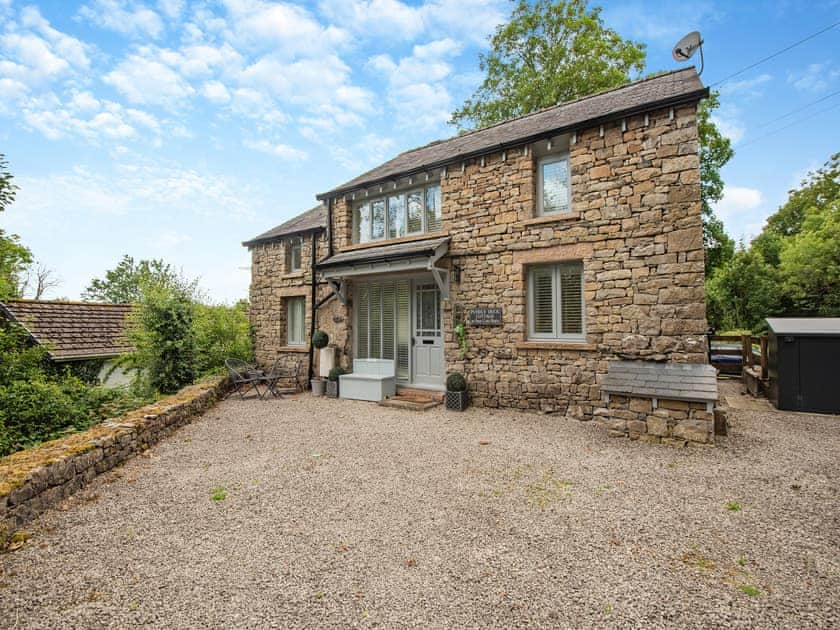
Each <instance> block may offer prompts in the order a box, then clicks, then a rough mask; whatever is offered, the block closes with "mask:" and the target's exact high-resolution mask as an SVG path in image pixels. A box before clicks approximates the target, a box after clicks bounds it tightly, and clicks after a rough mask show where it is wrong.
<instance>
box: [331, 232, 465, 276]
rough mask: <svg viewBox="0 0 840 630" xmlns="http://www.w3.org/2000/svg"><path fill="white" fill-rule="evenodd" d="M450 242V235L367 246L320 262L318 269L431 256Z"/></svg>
mask: <svg viewBox="0 0 840 630" xmlns="http://www.w3.org/2000/svg"><path fill="white" fill-rule="evenodd" d="M448 242H449V237H448V236H441V237H438V238H429V239H425V240H422V241H411V242H408V243H396V244H394V245H383V246H381V247H367V248H365V249H358V250H355V251H349V252H341V253H340V254H336V255H334V256H332V257H330V258H327V259H326V260H323V261H321V262H320V263H318V269H327V268H330V267H337V266H338V265H352V264H360V263H373V262H382V261H388V260H400V259H402V258H411V257H412V256H431V255H432V254H434V253H435V251H436V250H437V249H438V247H440V246H441V245H444V244H446V243H448Z"/></svg>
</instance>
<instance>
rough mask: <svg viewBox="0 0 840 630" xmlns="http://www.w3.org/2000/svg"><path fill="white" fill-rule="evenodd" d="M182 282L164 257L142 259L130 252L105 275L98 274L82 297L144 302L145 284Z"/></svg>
mask: <svg viewBox="0 0 840 630" xmlns="http://www.w3.org/2000/svg"><path fill="white" fill-rule="evenodd" d="M181 282H182V278H181V276H180V274H179V273H178V272H177V271H176V270H175V269H173V268H172V266H171V265H168V264H166V263H165V262H164V261H163V260H160V259H152V260H140V261H138V262H135V261H134V258H133V257H131V256H128V255H125V256H123V258H122V260H121V261H120V262H119V263H118V264H117V266H116V267H114V268H113V269H109V270H108V271H106V272H105V277H104V278H94V279H93V280H91V281H90V284H89V285H88V287H87V289H85V291H84V292H83V293H82V299H84V300H89V301H92V302H111V303H114V304H124V303H131V302H140V301H141V300H142V299H143V292H144V288H146V287H151V286H164V287H166V286H172V287H176V286H178V285H179V283H181Z"/></svg>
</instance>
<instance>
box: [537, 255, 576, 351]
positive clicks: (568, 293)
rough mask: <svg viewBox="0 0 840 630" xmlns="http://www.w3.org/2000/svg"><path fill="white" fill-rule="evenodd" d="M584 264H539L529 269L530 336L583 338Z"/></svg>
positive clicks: (562, 338) (573, 339)
mask: <svg viewBox="0 0 840 630" xmlns="http://www.w3.org/2000/svg"><path fill="white" fill-rule="evenodd" d="M583 316H584V308H583V264H582V263H581V262H579V261H575V262H562V263H557V264H554V265H540V266H537V267H533V268H531V269H530V270H529V271H528V337H529V338H530V339H560V340H570V341H583V340H584V326H583V323H584V322H583Z"/></svg>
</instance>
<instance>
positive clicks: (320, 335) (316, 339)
mask: <svg viewBox="0 0 840 630" xmlns="http://www.w3.org/2000/svg"><path fill="white" fill-rule="evenodd" d="M329 342H330V336H329V335H328V334H327V333H325V332H324V331H323V330H316V331H315V334H314V335H312V345H313V346H315V347H316V348H318V350H320V349H321V348H326V347H327V344H328V343H329Z"/></svg>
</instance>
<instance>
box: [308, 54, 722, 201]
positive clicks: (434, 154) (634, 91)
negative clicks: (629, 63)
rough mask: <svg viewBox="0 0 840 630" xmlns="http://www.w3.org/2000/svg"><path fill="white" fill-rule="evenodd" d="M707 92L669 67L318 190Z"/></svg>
mask: <svg viewBox="0 0 840 630" xmlns="http://www.w3.org/2000/svg"><path fill="white" fill-rule="evenodd" d="M708 93H709V90H708V88H706V87H704V86H703V84H702V83H701V82H700V78H699V77H698V76H697V72H696V71H695V70H694V67H693V66H692V67H690V68H684V69H681V70H676V71H674V72H668V73H665V74H661V75H659V76H656V77H651V78H649V79H642V80H641V81H636V82H634V83H630V84H628V85H625V86H622V87H618V88H614V89H611V90H606V91H604V92H599V93H597V94H592V95H590V96H585V97H583V98H579V99H577V100H574V101H569V102H567V103H561V104H559V105H555V106H553V107H548V108H546V109H542V110H540V111H537V112H533V113H531V114H526V115H524V116H520V117H519V118H513V119H511V120H507V121H505V122H501V123H499V124H496V125H492V126H490V127H485V128H483V129H479V130H476V131H473V132H470V133H465V134H462V135H460V136H455V137H454V138H450V139H448V140H440V141H437V142H433V143H431V144H428V145H426V146H423V147H419V148H417V149H412V150H410V151H406V152H404V153H401V154H400V155H398V156H397V157H395V158H393V159H392V160H389V161H388V162H385V163H384V164H381V165H379V166H377V167H376V168H374V169H371V170H369V171H368V172H366V173H363V174H362V175H359V176H358V177H356V178H354V179H351V180H350V181H348V182H345V183H344V184H342V185H341V186H338V187H337V188H334V189H332V190H330V191H329V192H326V193H321V194H320V195H317V198H318V199H322V200H323V199H327V198H330V197H335V196H338V195H340V194H343V193H346V192H349V191H351V190H353V189H357V188H360V187H362V186H370V185H372V184H376V183H381V182H386V181H388V180H390V179H393V178H395V177H398V176H407V175H409V174H412V173H416V172H422V171H425V170H429V169H432V168H438V167H441V166H443V165H445V164H448V163H454V162H459V161H461V160H464V159H468V158H471V157H477V156H479V155H482V154H486V153H489V152H492V151H500V150H502V149H504V148H507V147H511V146H517V145H521V144H525V143H527V142H533V141H535V140H538V139H540V138H545V137H548V136H553V135H557V134H559V133H564V132H568V131H572V130H574V129H579V128H581V127H584V126H591V125H595V124H600V123H602V122H606V121H608V120H614V119H617V118H621V117H624V116H629V115H632V114H636V113H641V112H644V111H649V110H651V109H653V108H656V107H666V106H671V105H677V104H680V103H688V102H694V101H698V100H700V99H702V98H705V97H706V96H708Z"/></svg>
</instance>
